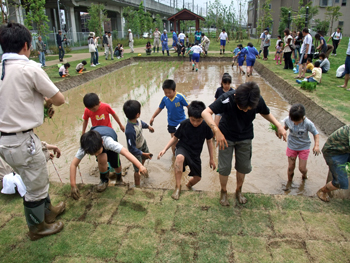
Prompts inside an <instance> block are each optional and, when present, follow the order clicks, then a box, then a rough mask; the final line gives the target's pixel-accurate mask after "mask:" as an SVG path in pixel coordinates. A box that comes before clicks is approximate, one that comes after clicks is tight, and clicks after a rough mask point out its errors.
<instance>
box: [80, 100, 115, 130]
mask: <svg viewBox="0 0 350 263" xmlns="http://www.w3.org/2000/svg"><path fill="white" fill-rule="evenodd" d="M109 114H115V112H114V110H112V108H111V106H109V105H108V104H107V103H103V102H101V104H100V107H99V108H98V110H97V111H95V112H93V111H91V110H89V109H88V108H85V111H84V115H83V119H84V120H86V121H88V120H89V118H90V119H91V123H92V126H93V127H95V126H108V127H111V128H112V123H111V120H110V118H109Z"/></svg>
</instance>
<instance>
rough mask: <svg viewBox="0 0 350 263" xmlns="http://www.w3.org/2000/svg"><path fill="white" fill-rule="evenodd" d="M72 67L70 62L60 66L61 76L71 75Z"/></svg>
mask: <svg viewBox="0 0 350 263" xmlns="http://www.w3.org/2000/svg"><path fill="white" fill-rule="evenodd" d="M69 67H70V64H69V63H66V64H64V65H62V66H61V67H60V69H59V70H58V74H59V75H60V76H61V78H65V77H68V76H69V72H68V68H69Z"/></svg>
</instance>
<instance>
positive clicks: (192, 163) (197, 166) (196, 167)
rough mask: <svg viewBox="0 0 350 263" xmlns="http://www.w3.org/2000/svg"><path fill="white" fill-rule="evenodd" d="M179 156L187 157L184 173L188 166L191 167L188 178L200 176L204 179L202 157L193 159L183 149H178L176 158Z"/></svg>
mask: <svg viewBox="0 0 350 263" xmlns="http://www.w3.org/2000/svg"><path fill="white" fill-rule="evenodd" d="M179 154H181V155H183V156H184V157H185V160H184V164H183V172H185V171H186V166H188V167H190V173H189V174H188V176H199V177H202V162H201V159H200V157H198V158H192V157H191V156H190V155H189V153H188V152H187V151H186V149H184V148H183V147H179V148H176V150H175V156H178V155H179Z"/></svg>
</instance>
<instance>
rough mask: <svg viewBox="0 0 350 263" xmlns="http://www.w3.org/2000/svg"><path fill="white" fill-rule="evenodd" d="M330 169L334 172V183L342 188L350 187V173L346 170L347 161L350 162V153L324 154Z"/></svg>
mask: <svg viewBox="0 0 350 263" xmlns="http://www.w3.org/2000/svg"><path fill="white" fill-rule="evenodd" d="M324 159H325V160H326V163H327V165H328V167H329V171H330V172H331V173H332V176H333V180H332V184H333V185H334V186H335V187H338V188H340V189H348V188H349V179H348V174H347V172H346V170H345V163H347V162H350V154H349V153H346V154H341V155H335V156H324Z"/></svg>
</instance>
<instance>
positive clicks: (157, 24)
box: [154, 14, 164, 31]
mask: <svg viewBox="0 0 350 263" xmlns="http://www.w3.org/2000/svg"><path fill="white" fill-rule="evenodd" d="M154 27H157V28H158V29H159V30H160V31H163V30H162V29H163V27H164V26H163V20H162V19H161V17H160V15H159V14H157V15H156V19H155V21H154Z"/></svg>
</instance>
